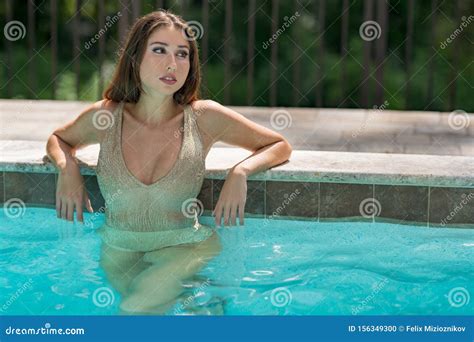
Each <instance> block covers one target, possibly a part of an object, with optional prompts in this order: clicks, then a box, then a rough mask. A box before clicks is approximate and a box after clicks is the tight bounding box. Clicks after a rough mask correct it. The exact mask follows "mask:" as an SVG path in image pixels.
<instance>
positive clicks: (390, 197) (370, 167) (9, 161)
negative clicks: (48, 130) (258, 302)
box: [0, 141, 474, 228]
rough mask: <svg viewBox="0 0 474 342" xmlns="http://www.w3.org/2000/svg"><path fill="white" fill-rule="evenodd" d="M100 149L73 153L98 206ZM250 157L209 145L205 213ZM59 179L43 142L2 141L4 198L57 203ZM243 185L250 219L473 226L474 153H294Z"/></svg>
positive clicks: (0, 163) (0, 166)
mask: <svg viewBox="0 0 474 342" xmlns="http://www.w3.org/2000/svg"><path fill="white" fill-rule="evenodd" d="M98 152H99V146H98V145H95V146H89V147H88V148H85V149H82V150H80V151H78V153H77V158H78V160H79V161H80V165H81V173H82V174H83V175H84V181H85V184H86V188H87V191H88V193H89V197H90V198H91V202H92V206H93V208H94V210H95V211H97V210H100V209H103V208H104V206H105V203H104V199H103V197H102V194H101V193H100V189H99V186H98V183H97V178H96V176H95V167H96V162H97V156H98ZM250 155H251V152H249V151H245V150H242V149H237V148H213V149H211V151H210V152H209V154H208V156H207V158H206V174H205V179H204V182H203V186H202V188H201V191H200V193H199V195H198V196H197V198H198V200H200V201H201V202H202V205H203V209H204V214H206V215H210V212H211V211H212V210H213V209H214V208H215V205H216V203H217V200H218V198H219V194H220V191H221V189H222V186H223V184H224V180H225V178H226V175H227V173H228V170H229V169H230V168H231V167H232V166H233V165H235V164H236V163H238V162H239V161H241V160H243V159H245V158H247V157H248V156H250ZM56 182H57V170H56V168H55V167H54V166H53V165H52V164H51V163H49V161H48V160H47V157H46V158H45V142H42V141H0V195H2V202H5V203H7V202H9V201H11V200H16V199H19V200H21V201H23V202H24V203H25V204H27V205H33V206H34V205H45V206H54V204H55V189H56ZM247 185H248V187H247V201H246V206H245V213H246V216H248V217H263V218H268V219H274V218H278V219H298V220H316V221H318V222H323V221H331V220H359V221H360V220H362V221H367V222H394V223H401V224H415V225H419V226H425V227H459V228H474V157H466V156H437V155H406V154H403V155H401V154H380V153H351V152H325V151H293V153H292V156H291V158H290V160H289V161H288V162H286V163H283V164H282V165H279V166H276V167H274V168H272V169H270V170H267V171H265V172H261V173H259V174H255V175H252V176H250V177H249V180H248V183H247ZM7 206H8V205H6V206H5V207H7ZM371 210H373V211H372V212H370V211H371ZM374 211H375V212H374Z"/></svg>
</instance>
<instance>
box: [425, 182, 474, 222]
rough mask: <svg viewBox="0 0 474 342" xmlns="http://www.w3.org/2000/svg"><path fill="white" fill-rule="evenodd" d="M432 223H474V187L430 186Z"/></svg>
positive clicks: (430, 218)
mask: <svg viewBox="0 0 474 342" xmlns="http://www.w3.org/2000/svg"><path fill="white" fill-rule="evenodd" d="M429 221H430V225H433V226H441V227H442V226H447V225H450V224H473V223H474V189H469V188H437V187H433V188H430V215H429Z"/></svg>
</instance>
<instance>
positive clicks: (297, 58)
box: [291, 0, 301, 107]
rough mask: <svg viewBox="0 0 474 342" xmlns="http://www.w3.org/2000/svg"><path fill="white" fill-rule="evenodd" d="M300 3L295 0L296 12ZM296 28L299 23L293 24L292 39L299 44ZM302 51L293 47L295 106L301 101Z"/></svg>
mask: <svg viewBox="0 0 474 342" xmlns="http://www.w3.org/2000/svg"><path fill="white" fill-rule="evenodd" d="M299 5H300V3H299V0H294V1H293V6H294V11H295V13H296V12H298V11H299V10H300V6H299ZM295 30H298V27H297V24H293V25H292V31H291V32H292V34H291V35H292V37H293V38H292V39H293V42H294V44H296V45H299V44H298V42H299V35H298V33H297V32H296V31H295ZM300 54H301V51H300V50H299V49H298V48H297V47H296V46H294V47H293V61H294V63H293V68H292V69H293V70H292V71H293V75H292V82H293V106H295V107H296V106H297V105H298V103H299V101H300V98H299V97H300V89H301V77H300V74H301V72H300V71H301V61H300V60H301V56H300Z"/></svg>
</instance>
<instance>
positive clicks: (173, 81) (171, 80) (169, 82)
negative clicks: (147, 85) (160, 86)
mask: <svg viewBox="0 0 474 342" xmlns="http://www.w3.org/2000/svg"><path fill="white" fill-rule="evenodd" d="M160 81H162V82H163V83H166V84H168V85H173V84H175V83H176V82H177V81H176V80H173V79H167V78H165V77H160Z"/></svg>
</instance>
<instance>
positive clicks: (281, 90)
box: [0, 0, 474, 111]
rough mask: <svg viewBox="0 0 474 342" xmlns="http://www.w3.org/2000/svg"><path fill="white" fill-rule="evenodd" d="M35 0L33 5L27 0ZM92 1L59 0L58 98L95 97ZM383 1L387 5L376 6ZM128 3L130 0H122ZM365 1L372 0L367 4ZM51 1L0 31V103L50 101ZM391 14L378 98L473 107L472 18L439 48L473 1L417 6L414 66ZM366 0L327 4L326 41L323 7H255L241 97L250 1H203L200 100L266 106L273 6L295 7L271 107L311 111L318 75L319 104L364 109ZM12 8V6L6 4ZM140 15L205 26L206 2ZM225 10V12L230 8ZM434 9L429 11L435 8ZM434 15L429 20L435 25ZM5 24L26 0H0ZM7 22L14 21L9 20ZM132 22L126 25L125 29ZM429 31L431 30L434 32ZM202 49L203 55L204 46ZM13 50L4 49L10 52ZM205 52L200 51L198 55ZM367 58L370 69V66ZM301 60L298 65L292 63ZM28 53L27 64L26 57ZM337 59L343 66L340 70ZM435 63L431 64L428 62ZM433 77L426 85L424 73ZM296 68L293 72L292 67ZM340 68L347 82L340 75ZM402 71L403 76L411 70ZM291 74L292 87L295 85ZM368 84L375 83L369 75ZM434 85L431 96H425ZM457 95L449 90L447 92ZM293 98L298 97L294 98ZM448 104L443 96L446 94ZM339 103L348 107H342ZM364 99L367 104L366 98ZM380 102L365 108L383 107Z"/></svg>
mask: <svg viewBox="0 0 474 342" xmlns="http://www.w3.org/2000/svg"><path fill="white" fill-rule="evenodd" d="M30 1H31V0H30ZM98 1H99V0H89V1H82V2H79V3H77V2H76V1H73V0H70V1H67V0H63V1H58V2H57V27H58V45H57V67H56V70H57V78H56V79H55V81H56V89H57V90H56V93H55V96H54V98H55V99H61V100H86V101H94V100H97V99H98V98H99V94H100V92H101V89H100V88H102V87H101V86H100V84H99V70H98V67H97V64H98V62H97V61H98V53H99V52H98V49H99V47H98V46H99V44H98V43H95V44H92V46H91V48H90V49H85V48H84V43H85V42H87V41H89V40H90V39H91V37H93V36H94V35H95V34H96V33H97V32H98V30H99V29H100V27H99V25H98V20H97V18H98ZM380 1H385V0H380ZM124 2H126V1H125V0H124ZM369 2H370V1H369ZM54 3H55V2H53V1H47V0H43V1H35V2H33V8H34V15H35V24H34V30H27V32H26V36H25V37H24V38H23V39H19V40H15V41H9V40H7V39H5V35H4V37H3V39H2V41H1V45H0V61H1V73H0V80H1V82H2V87H1V89H0V97H1V98H16V99H52V98H53V90H52V87H53V82H52V80H53V79H54V77H53V76H52V71H51V69H52V65H51V64H52V50H51V41H50V38H51V25H50V23H51V20H52V19H51V6H52V4H53V6H54ZM386 3H387V11H388V21H387V25H388V31H387V35H386V44H387V46H386V52H385V57H386V60H385V63H384V68H383V69H384V76H383V85H380V86H383V89H384V94H383V95H384V99H386V100H387V101H388V103H389V108H390V109H407V110H440V111H451V110H454V109H462V110H465V111H473V110H474V96H473V86H472V85H473V84H474V81H473V79H474V78H473V76H474V70H473V69H474V65H473V56H474V53H473V52H474V51H473V43H474V37H473V31H474V30H473V29H474V22H470V23H469V24H468V25H467V27H466V28H463V30H462V32H461V33H460V34H459V35H457V37H456V39H455V40H454V41H453V42H452V43H450V44H448V46H447V47H446V48H445V49H442V48H441V47H440V44H441V43H442V42H443V41H445V40H446V39H447V38H448V37H449V36H450V35H451V34H452V33H453V32H454V31H455V30H456V29H459V27H460V25H461V23H462V21H463V18H464V21H466V20H468V19H469V18H470V16H471V15H472V14H473V13H472V9H473V2H472V1H470V0H465V1H464V0H455V1H442V0H440V1H433V0H417V1H413V15H414V16H413V36H412V37H413V41H412V42H413V43H412V46H413V47H412V52H411V55H410V56H409V60H410V63H411V66H410V68H409V69H407V66H406V60H407V59H406V58H407V55H406V50H405V44H406V42H407V39H406V38H407V13H408V6H409V4H410V1H409V0H407V1H400V0H393V1H392V0H390V1H386ZM78 4H79V8H80V15H79V39H80V43H81V44H80V45H79V49H80V51H81V52H80V54H79V57H78V58H79V59H80V72H79V93H78V94H77V93H76V70H77V69H75V67H74V56H75V54H74V48H75V46H74V42H73V38H72V37H73V33H74V30H75V26H74V20H73V18H74V17H75V13H76V6H78ZM365 5H367V1H363V0H360V1H347V2H346V0H332V1H325V15H324V19H325V24H324V30H323V31H324V35H320V34H319V32H320V29H321V26H320V24H321V23H320V20H319V19H320V16H319V13H318V10H319V9H320V1H317V0H314V1H303V0H298V1H281V0H280V1H269V0H267V1H263V0H262V1H256V3H255V6H256V9H255V23H256V28H255V44H254V45H253V48H254V55H255V59H254V63H255V64H254V74H253V78H252V80H253V87H254V90H253V96H252V98H251V99H250V100H249V99H248V97H247V88H248V85H247V69H246V68H247V64H248V60H247V53H248V42H247V38H248V35H247V34H248V21H249V2H248V1H230V6H231V13H230V14H229V13H228V9H229V7H228V6H229V0H227V1H224V0H223V1H216V0H210V1H208V2H207V6H208V13H209V27H208V30H207V31H205V32H204V34H205V35H207V36H208V37H207V38H208V49H207V56H208V58H207V59H206V60H201V62H202V63H203V64H204V66H205V68H204V69H203V71H204V72H205V79H206V82H205V84H204V85H203V89H202V94H203V97H206V98H212V99H214V100H216V101H219V102H222V103H225V102H228V103H227V104H230V105H253V106H269V105H271V102H270V85H271V83H272V78H271V63H270V61H271V48H267V49H264V48H263V43H264V42H266V41H268V39H269V38H270V37H271V36H272V34H273V33H274V32H273V31H272V17H271V14H272V8H273V7H274V6H278V20H277V24H276V26H277V27H278V28H280V27H282V24H283V22H284V21H285V17H291V16H292V15H293V14H294V13H295V9H297V10H298V12H299V16H298V18H297V20H296V21H295V22H294V23H292V24H291V25H290V27H289V28H288V29H286V30H285V32H284V33H283V34H281V35H280V36H279V37H278V39H277V40H276V42H274V43H273V44H278V51H277V53H278V55H277V56H278V61H277V66H278V68H277V82H276V85H275V86H276V93H277V96H276V105H277V106H299V107H314V106H316V105H317V101H316V92H315V89H316V88H315V84H316V79H317V76H316V75H317V73H318V72H319V73H320V75H322V81H321V83H320V85H321V88H322V91H323V95H322V102H321V103H320V104H321V106H322V107H349V108H359V107H362V106H363V104H362V103H363V101H362V97H363V96H364V95H363V93H362V92H361V89H362V88H361V87H360V84H361V81H362V80H363V79H364V72H363V71H364V70H363V69H364V67H363V56H364V44H365V42H364V40H363V39H361V36H360V34H359V28H360V26H361V24H362V23H363V22H364V6H365ZM8 6H11V7H10V8H9V7H8ZM122 6H123V3H120V2H118V1H106V2H104V10H105V15H106V16H109V17H112V16H114V15H115V14H116V13H117V11H120V10H121V8H122ZM138 6H139V14H140V15H143V14H146V13H148V12H151V11H153V10H155V9H157V8H159V7H164V8H167V9H170V10H171V11H173V12H175V13H176V14H179V15H182V16H183V18H184V19H185V20H187V21H190V20H196V21H198V22H199V21H201V20H202V13H203V10H202V9H203V1H145V0H142V1H139V5H138ZM226 6H227V7H226ZM344 6H349V7H348V8H349V12H348V31H347V32H348V35H347V51H348V54H347V55H345V58H343V55H344V53H343V52H344V51H342V48H341V34H342V28H341V27H342V24H343V23H342V20H343V19H342V13H343V10H344V8H345V7H344ZM433 8H434V9H435V11H433ZM228 15H231V17H232V33H231V39H230V40H229V41H228V44H229V48H230V50H229V51H230V54H229V55H228V56H227V60H226V59H225V58H224V49H223V48H222V46H223V42H224V40H225V37H224V32H225V26H226V22H225V21H226V17H228ZM433 15H435V17H434V18H435V19H434V20H435V22H433V21H432V20H433ZM0 17H1V18H2V20H3V23H2V27H5V25H6V24H7V23H8V22H9V21H10V20H17V21H20V22H22V23H24V24H25V26H26V23H27V21H28V1H4V2H2V4H0ZM9 19H10V20H9ZM132 20H134V18H131V19H130V23H131V22H132ZM433 27H435V28H436V30H435V32H433ZM32 34H33V35H34V36H35V47H34V49H33V52H32V51H29V45H28V36H29V35H32ZM122 38H123V37H120V32H119V24H114V25H112V27H110V28H109V29H108V30H107V32H106V35H105V60H104V63H103V67H102V69H101V72H102V76H103V78H104V80H105V81H104V82H105V84H107V80H108V79H109V78H110V76H111V74H112V71H113V68H114V64H115V62H116V60H117V53H118V50H119V47H120V41H121V39H122ZM322 41H324V59H323V60H320V59H319V58H318V49H320V47H321V45H320V44H321V42H322ZM198 42H199V44H200V49H202V44H201V41H198ZM9 49H10V50H9ZM201 52H202V51H201ZM373 54H374V53H373V52H372V58H371V65H372V71H374V69H375V67H374V66H375V64H374V58H375V57H374V56H373ZM295 56H297V63H295ZM30 57H32V58H30ZM342 60H344V63H345V69H344V68H342V67H341V65H342V64H341V63H342ZM431 63H432V64H431ZM225 65H227V67H228V68H229V70H230V73H231V79H232V81H231V82H230V83H229V89H230V95H229V96H230V98H228V99H227V100H226V99H225V98H224V93H223V92H222V88H223V85H224V83H225V82H224V81H225V80H224V72H225V71H224V68H225ZM430 67H431V68H433V71H434V74H433V79H432V82H431V81H430V75H429V68H430ZM295 68H296V69H295ZM344 70H345V76H344V78H343V76H342V74H341V73H342V72H344ZM32 72H33V73H35V77H34V78H35V79H36V80H35V82H34V83H35V84H32V82H30V81H29V80H30V78H29V74H30V73H32ZM407 73H408V74H407ZM295 75H297V78H296V79H297V80H298V82H297V83H298V84H297V89H296V90H295V89H294V88H295V87H294V83H295V82H294V80H295ZM407 79H410V92H409V94H408V95H407V92H406V89H405V86H406V80H407ZM370 82H371V86H372V87H375V86H377V84H375V83H376V82H375V80H374V79H373V77H371V78H370ZM430 83H431V87H432V95H431V98H430V95H429V94H428V92H429V90H428V88H429V86H430ZM453 87H454V95H453V94H452V93H450V91H453V90H452V89H453ZM295 92H296V97H295ZM450 96H451V97H453V98H451V99H450V98H449V97H450ZM342 99H344V101H342ZM369 103H370V101H369ZM381 104H382V103H370V107H372V106H373V105H381Z"/></svg>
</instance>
